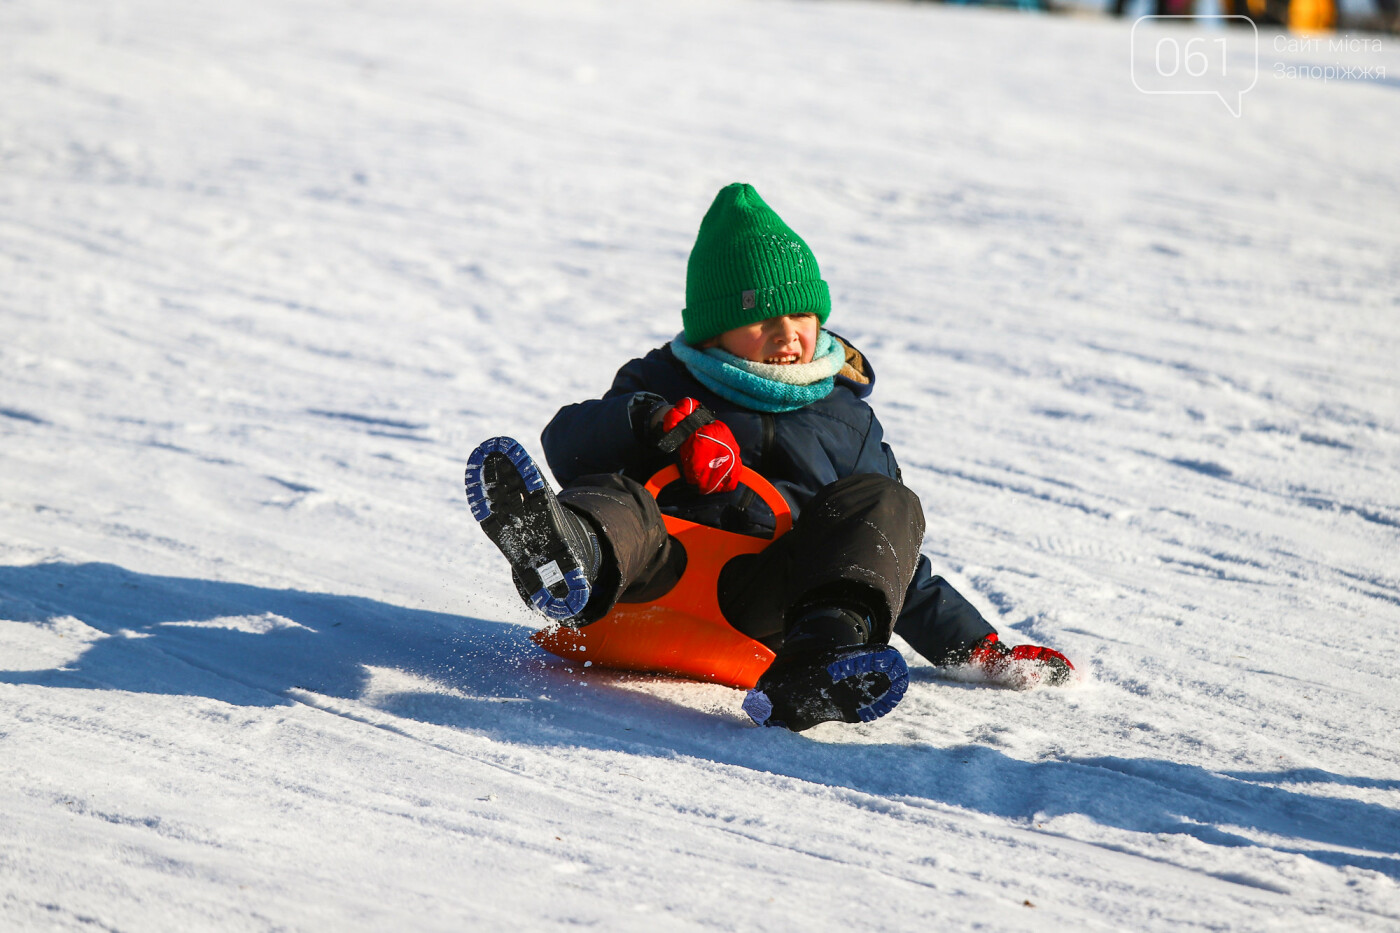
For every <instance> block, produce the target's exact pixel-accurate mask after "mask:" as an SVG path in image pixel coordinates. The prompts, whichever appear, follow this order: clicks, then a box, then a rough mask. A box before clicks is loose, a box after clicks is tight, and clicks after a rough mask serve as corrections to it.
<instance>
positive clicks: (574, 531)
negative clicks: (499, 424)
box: [466, 437, 603, 622]
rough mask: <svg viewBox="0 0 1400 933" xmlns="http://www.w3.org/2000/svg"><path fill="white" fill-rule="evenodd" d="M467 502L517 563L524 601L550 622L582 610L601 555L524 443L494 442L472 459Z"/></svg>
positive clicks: (497, 439) (591, 535)
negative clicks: (560, 502) (552, 487)
mask: <svg viewBox="0 0 1400 933" xmlns="http://www.w3.org/2000/svg"><path fill="white" fill-rule="evenodd" d="M466 484H467V502H468V504H469V505H471V509H472V517H473V518H475V519H476V520H477V521H478V522H480V523H481V530H482V531H484V532H486V536H487V537H488V538H490V539H491V542H492V543H493V544H495V545H496V547H498V548H500V551H501V553H502V554H504V555H505V558H506V560H508V561H510V569H511V576H512V577H513V578H514V580H515V588H516V589H517V590H519V592H520V595H521V597H522V598H523V599H524V600H525V601H526V602H528V603H529V604H530V605H531V606H533V607H534V608H535V609H537V610H538V611H540V612H542V613H544V614H545V615H546V616H548V617H549V618H551V619H556V620H558V621H561V622H567V621H568V620H569V619H571V618H573V617H574V616H576V615H578V614H579V613H581V612H582V611H583V607H584V606H585V605H587V603H588V597H589V596H590V595H591V593H592V589H593V584H594V582H595V581H596V580H597V579H598V570H599V568H600V566H601V565H602V560H603V555H602V549H601V548H600V547H599V546H598V537H597V535H596V534H594V533H593V531H592V530H591V529H590V528H589V526H588V523H587V522H586V521H585V520H584V519H583V518H582V517H581V516H579V515H577V514H575V513H574V512H571V511H569V510H568V509H566V508H565V507H564V506H562V505H560V504H559V500H558V499H556V498H555V497H554V490H552V489H550V488H549V482H548V481H547V480H546V479H545V478H544V476H543V474H542V473H541V472H540V469H539V467H538V466H536V465H535V461H534V460H532V459H530V455H529V454H528V453H526V452H525V448H524V447H521V446H520V443H519V442H518V441H516V440H514V439H513V438H509V437H493V438H491V439H490V440H489V441H486V442H485V443H483V444H481V445H480V446H479V447H477V448H476V450H473V451H472V454H471V456H470V457H469V458H468V459H467V475H466Z"/></svg>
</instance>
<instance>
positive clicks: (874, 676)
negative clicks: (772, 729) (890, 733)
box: [743, 645, 909, 732]
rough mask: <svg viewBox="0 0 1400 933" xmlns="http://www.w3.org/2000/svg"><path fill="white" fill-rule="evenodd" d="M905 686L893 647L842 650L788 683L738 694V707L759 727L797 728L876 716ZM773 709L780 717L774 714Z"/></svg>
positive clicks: (901, 661) (906, 676)
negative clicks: (741, 701)
mask: <svg viewBox="0 0 1400 933" xmlns="http://www.w3.org/2000/svg"><path fill="white" fill-rule="evenodd" d="M908 689H909V668H908V666H907V665H906V664H905V663H904V658H903V657H902V656H901V655H900V653H899V651H898V650H897V649H895V648H891V647H890V646H889V645H879V646H871V647H869V648H861V649H847V650H846V651H845V652H844V653H842V654H839V655H838V656H837V657H835V658H834V659H832V660H830V661H829V662H828V663H827V664H825V665H824V666H820V667H818V668H817V669H816V670H807V671H803V672H800V673H797V674H796V675H795V676H793V677H792V678H791V680H790V682H789V683H786V684H785V683H782V682H779V683H777V684H773V685H770V686H768V687H767V689H766V690H765V689H760V688H757V687H755V688H754V689H752V690H750V691H749V692H748V695H747V696H745V697H744V702H743V710H744V712H745V713H747V714H748V715H749V718H750V719H752V720H753V721H754V722H755V723H756V724H758V725H760V726H783V727H786V728H788V729H791V730H792V731H794V732H801V731H803V730H806V729H810V728H811V727H812V726H815V725H817V724H818V723H822V722H832V721H836V720H839V721H842V722H871V721H872V720H876V719H879V718H880V717H881V716H884V715H887V714H888V713H890V712H891V711H892V710H893V709H894V708H895V707H896V706H898V705H899V701H900V700H902V699H904V694H905V691H907V690H908ZM770 694H771V695H770ZM788 694H791V695H788ZM780 710H781V712H779V711H780ZM775 712H779V715H780V716H783V717H786V718H775V715H774V714H775Z"/></svg>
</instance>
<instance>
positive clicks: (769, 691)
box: [467, 184, 1073, 731]
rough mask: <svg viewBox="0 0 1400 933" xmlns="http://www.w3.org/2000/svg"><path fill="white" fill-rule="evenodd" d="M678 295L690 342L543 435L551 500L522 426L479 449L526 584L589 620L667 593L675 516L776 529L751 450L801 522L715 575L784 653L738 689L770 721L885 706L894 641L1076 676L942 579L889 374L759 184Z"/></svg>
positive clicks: (477, 482)
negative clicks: (888, 392)
mask: <svg viewBox="0 0 1400 933" xmlns="http://www.w3.org/2000/svg"><path fill="white" fill-rule="evenodd" d="M685 297H686V305H685V310H684V311H683V312H682V320H683V322H684V325H685V330H684V332H683V333H681V334H679V335H677V336H676V337H675V339H673V340H672V341H671V342H670V343H669V344H667V345H665V346H663V347H661V348H659V349H656V350H652V351H651V352H650V353H649V354H647V355H646V356H645V357H643V358H642V359H637V360H632V361H631V362H630V363H628V364H627V365H625V366H623V367H622V369H621V370H619V371H618V373H617V375H616V376H615V377H614V379H613V384H612V388H610V389H609V390H608V391H607V393H606V394H604V396H603V397H602V398H600V399H594V400H591V401H586V402H580V403H578V404H575V405H569V406H567V407H565V408H563V409H561V410H560V411H559V413H558V414H557V415H555V416H554V419H553V420H552V421H551V422H550V423H549V425H548V426H547V427H546V428H545V430H544V434H543V437H542V441H543V444H544V450H545V457H546V459H547V460H548V462H549V467H550V469H551V470H552V471H553V473H554V476H555V478H556V479H558V480H559V482H560V483H561V484H563V489H562V491H561V492H560V493H559V494H558V496H557V497H556V496H555V495H554V493H553V492H552V490H551V489H550V487H549V484H548V483H547V482H546V481H545V479H544V477H543V476H542V475H541V473H540V471H539V469H538V467H537V466H536V465H535V463H534V462H533V461H532V460H531V459H530V457H529V455H528V454H527V453H526V452H525V450H524V448H522V447H521V446H520V445H519V444H518V443H516V442H515V441H513V440H511V439H510V438H493V439H492V440H490V441H487V442H486V443H484V444H482V445H481V446H480V447H478V448H477V449H476V451H474V452H473V454H472V456H471V459H470V460H469V462H468V466H467V497H468V500H469V501H470V503H471V506H472V512H473V515H474V516H475V517H476V519H477V520H478V521H479V522H480V523H481V526H482V529H483V530H484V531H485V532H486V534H487V535H488V536H489V537H490V538H491V540H492V541H493V542H494V543H495V544H496V545H497V547H499V548H500V550H501V552H502V553H503V554H504V555H505V556H506V558H507V559H508V560H509V561H510V564H511V570H512V575H513V577H514V579H515V584H516V587H517V589H518V590H519V591H520V594H521V596H522V597H523V598H524V599H525V600H526V601H527V602H529V603H531V604H532V605H533V606H534V607H535V608H536V609H538V610H539V611H540V612H542V613H544V614H545V615H547V616H549V617H551V618H554V619H557V620H560V621H561V622H564V623H565V624H568V625H576V626H582V625H587V624H589V623H590V622H594V621H596V620H597V619H599V618H601V617H602V616H603V615H604V614H606V613H607V612H608V610H610V609H611V608H612V607H613V605H614V604H616V603H618V602H649V601H651V600H653V599H656V598H657V597H658V596H660V595H661V594H663V593H665V592H667V591H668V590H669V589H670V588H671V587H672V586H674V585H675V582H676V581H677V580H678V579H679V578H680V574H681V573H682V572H683V570H684V568H685V561H686V557H685V554H684V553H683V549H682V548H681V546H680V545H679V544H677V543H676V542H675V541H674V540H673V539H671V538H668V537H667V534H666V528H665V525H664V523H663V522H662V520H661V514H662V512H665V513H667V514H672V515H678V516H681V517H684V518H686V519H689V520H690V521H694V522H698V523H701V524H705V525H711V526H714V527H718V528H724V529H727V530H730V531H735V532H739V533H744V534H755V535H759V536H770V535H771V534H772V531H773V525H774V519H773V514H772V512H771V510H769V509H768V507H767V506H766V505H764V503H763V502H762V501H761V500H760V499H758V498H757V497H756V496H755V495H754V494H753V493H752V492H751V491H749V490H747V489H742V490H741V489H740V488H738V483H737V481H736V478H735V477H736V472H737V469H736V468H737V467H738V465H739V463H740V461H742V462H743V463H744V464H747V465H748V466H750V467H752V468H753V469H755V470H757V471H758V472H759V473H761V474H762V475H763V476H765V477H766V478H767V479H768V480H769V481H770V482H772V483H773V485H774V486H775V487H777V489H778V490H779V491H780V492H781V493H782V495H783V497H784V498H785V499H786V500H787V502H788V503H789V505H790V506H791V507H792V513H793V517H794V520H795V521H794V525H793V529H792V531H790V532H789V533H788V534H786V535H784V536H783V537H781V538H779V539H778V540H777V541H775V542H774V543H773V544H771V545H769V546H768V547H767V548H765V549H764V550H763V551H762V552H761V553H759V554H753V555H745V556H741V557H736V558H734V559H733V560H731V561H730V562H729V563H728V564H726V565H725V567H724V569H723V571H722V572H721V574H720V579H719V585H718V586H719V594H718V596H719V605H720V609H721V611H722V612H723V614H724V617H725V619H726V620H727V621H728V622H729V623H730V624H731V625H733V626H734V627H735V628H736V629H738V630H739V631H741V632H743V633H744V634H746V635H748V636H749V637H751V638H754V639H756V640H757V641H759V642H761V643H763V644H765V645H767V646H768V647H769V648H771V649H772V650H773V651H774V652H775V653H776V655H777V657H776V659H775V660H774V662H773V664H772V666H771V667H769V669H768V670H767V671H766V672H765V673H764V674H763V676H762V677H761V678H760V679H759V681H758V685H757V686H756V687H755V689H753V690H751V691H750V692H749V694H748V696H747V697H746V699H745V701H744V710H745V711H746V712H747V713H748V714H749V715H750V716H751V717H752V718H753V719H754V721H755V722H757V723H759V724H762V725H783V726H786V727H787V728H789V729H793V730H794V731H797V730H802V729H806V728H809V727H811V726H813V725H815V724H817V723H819V722H825V721H829V720H842V721H845V722H858V721H862V720H869V719H874V718H876V717H878V716H883V715H884V714H886V713H888V712H889V711H890V710H892V709H893V708H894V706H895V705H896V704H897V703H898V702H899V700H900V698H901V697H902V696H903V694H904V689H905V687H906V685H907V681H908V671H907V668H906V666H905V663H904V660H903V658H901V657H900V655H899V653H898V651H896V650H895V649H893V648H891V647H890V646H889V639H890V634H891V632H895V633H898V634H899V635H900V636H901V637H902V638H904V639H905V640H906V641H907V642H908V643H909V644H910V645H911V646H912V647H913V648H914V650H916V651H918V652H919V653H920V654H922V655H923V656H924V657H926V658H928V659H929V660H931V661H933V663H935V664H940V665H948V664H972V665H974V666H976V667H978V668H980V669H981V670H983V671H984V672H985V673H986V674H987V675H989V676H990V677H991V678H992V679H995V680H1000V681H1003V682H1009V683H1015V682H1020V683H1024V682H1026V681H1028V680H1029V681H1034V680H1044V681H1045V682H1047V683H1053V684H1059V683H1063V682H1064V681H1065V680H1067V679H1068V677H1069V676H1070V671H1071V670H1072V669H1073V666H1072V665H1071V664H1070V663H1069V661H1068V660H1066V659H1065V657H1064V656H1063V655H1062V654H1060V653H1059V652H1057V651H1052V650H1050V649H1048V648H1039V647H1034V646H1029V645H1021V646H1017V647H1016V648H1008V647H1007V646H1005V645H1003V644H1002V643H1001V642H1000V641H999V640H998V638H997V634H996V631H995V630H994V629H993V628H992V626H991V625H989V624H988V623H987V622H986V620H985V619H983V618H982V616H981V614H980V613H978V612H977V610H976V609H975V608H973V606H972V605H971V604H970V603H968V602H967V601H966V600H965V599H963V598H962V597H961V596H960V595H958V593H957V592H956V591H954V589H953V588H952V587H951V586H949V585H948V583H947V582H946V581H945V580H943V578H942V577H938V576H934V575H933V574H932V572H931V570H930V566H929V561H928V558H926V557H924V556H922V555H921V554H920V553H919V546H920V544H921V543H922V540H923V534H924V518H923V510H922V508H921V507H920V505H919V499H918V497H917V496H915V495H914V493H913V492H912V491H910V490H909V489H908V488H906V487H905V486H904V485H903V484H902V482H901V481H900V473H899V467H898V465H897V464H896V463H895V458H894V454H893V452H892V451H891V450H890V448H889V446H888V445H887V444H885V443H884V441H883V440H882V437H883V431H882V429H881V427H880V422H879V421H878V420H877V419H876V418H875V413H874V412H873V411H872V410H871V409H870V407H869V405H867V404H866V403H865V401H864V399H865V397H866V396H867V395H869V394H870V392H871V390H872V388H873V387H874V382H875V372H874V369H873V368H872V367H871V365H870V363H869V361H868V360H866V359H865V358H864V357H863V356H862V355H861V354H860V352H859V351H857V350H856V349H855V348H854V347H852V346H851V345H850V344H849V343H847V342H846V341H845V340H843V339H842V338H840V337H838V336H836V335H835V334H832V333H830V332H829V331H827V330H825V329H823V327H822V325H823V324H825V323H826V319H827V316H828V315H829V314H830V312H831V298H830V294H829V292H828V290H827V285H826V283H825V282H824V281H822V279H821V272H820V271H819V269H818V268H817V262H816V259H815V258H814V257H813V255H812V252H811V250H810V249H808V247H807V244H806V243H805V242H803V240H802V239H801V238H800V237H799V236H797V234H795V233H793V232H792V230H791V229H789V228H788V226H787V225H786V224H785V223H783V221H782V219H781V218H779V217H778V215H777V214H776V213H774V212H773V210H772V209H771V208H770V207H768V205H767V204H765V203H764V202H763V199H762V198H760V197H759V196H758V192H756V191H755V190H754V189H753V188H752V187H751V186H749V185H744V184H734V185H730V186H728V187H726V188H724V189H723V190H721V191H720V192H719V195H718V196H717V197H716V198H715V200H714V203H713V204H712V205H711V206H710V209H709V211H708V212H707V213H706V214H705V218H704V220H703V221H702V222H701V224H700V233H699V236H698V237H697V238H696V241H695V247H694V249H693V250H692V251H691V254H690V261H689V264H688V266H687V271H686V296H685ZM677 461H678V462H679V464H680V467H681V471H682V474H683V476H684V478H685V479H686V481H687V482H686V483H685V484H680V483H677V484H673V485H672V486H671V487H669V488H668V489H667V490H665V491H663V492H662V494H661V497H660V500H659V501H658V500H656V499H653V498H652V496H651V495H650V494H649V493H647V492H646V491H645V490H644V489H643V488H642V485H641V484H642V483H644V482H645V481H646V480H647V478H648V477H650V476H651V475H652V474H653V473H654V472H656V471H657V470H658V469H660V468H661V467H663V466H665V465H666V464H667V463H672V462H677Z"/></svg>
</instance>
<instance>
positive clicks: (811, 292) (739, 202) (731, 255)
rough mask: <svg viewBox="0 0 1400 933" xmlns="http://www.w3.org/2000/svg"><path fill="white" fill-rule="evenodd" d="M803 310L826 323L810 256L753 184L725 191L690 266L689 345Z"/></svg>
mask: <svg viewBox="0 0 1400 933" xmlns="http://www.w3.org/2000/svg"><path fill="white" fill-rule="evenodd" d="M805 312H811V313H813V314H815V315H816V316H817V318H818V319H819V320H820V321H821V322H822V323H823V324H825V323H826V319H827V317H828V316H829V315H830V314H831V292H830V291H828V290H827V287H826V283H825V282H823V281H822V273H821V269H819V268H817V259H816V257H815V256H813V255H812V251H811V250H810V249H808V248H807V244H806V243H804V242H802V237H800V236H798V235H797V234H795V233H793V232H792V229H791V228H790V227H788V225H787V224H785V223H783V219H782V218H781V217H779V216H778V215H777V214H776V213H774V212H773V209H772V208H771V207H769V206H768V205H767V204H765V203H763V199H762V198H760V197H759V196H758V192H757V191H755V190H753V186H752V185H744V184H738V183H735V184H732V185H729V186H728V187H725V188H721V189H720V192H719V194H718V195H716V196H715V202H714V203H713V204H711V205H710V209H709V210H708V211H707V212H706V213H705V219H704V220H702V221H700V233H699V235H698V236H696V238H695V248H694V249H692V250H691V251H690V262H689V263H688V264H687V265H686V272H685V310H684V311H683V312H681V319H682V320H683V321H684V322H685V340H686V343H688V344H690V345H691V346H697V345H699V344H700V343H701V342H703V341H706V340H709V339H710V338H711V337H716V336H718V335H720V334H722V333H724V332H725V331H727V330H732V329H733V328H735V327H742V326H743V325H745V324H753V323H756V322H758V321H766V320H767V319H768V318H770V317H781V316H783V315H784V314H802V313H805Z"/></svg>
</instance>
